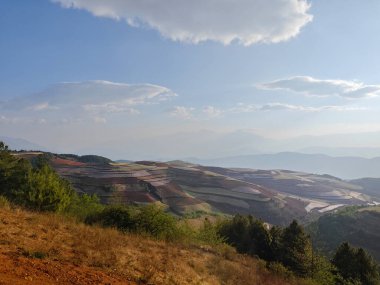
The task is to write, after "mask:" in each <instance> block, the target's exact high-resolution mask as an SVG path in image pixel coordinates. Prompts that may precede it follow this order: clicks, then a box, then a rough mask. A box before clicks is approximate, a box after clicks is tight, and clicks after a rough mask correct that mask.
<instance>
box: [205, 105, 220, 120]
mask: <svg viewBox="0 0 380 285" xmlns="http://www.w3.org/2000/svg"><path fill="white" fill-rule="evenodd" d="M202 111H203V113H204V114H206V115H207V116H208V117H210V118H215V117H219V116H221V115H222V113H223V111H222V110H221V109H218V108H215V107H214V106H206V107H204V108H203V110H202Z"/></svg>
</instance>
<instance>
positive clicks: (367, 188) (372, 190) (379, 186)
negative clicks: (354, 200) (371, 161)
mask: <svg viewBox="0 0 380 285" xmlns="http://www.w3.org/2000/svg"><path fill="white" fill-rule="evenodd" d="M350 183H352V184H355V185H359V186H360V187H362V190H360V192H361V193H364V194H366V195H369V196H372V197H374V198H377V199H378V200H379V201H380V178H361V179H355V180H351V181H350Z"/></svg>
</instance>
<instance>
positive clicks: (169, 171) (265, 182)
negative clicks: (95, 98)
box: [17, 153, 373, 225]
mask: <svg viewBox="0 0 380 285" xmlns="http://www.w3.org/2000/svg"><path fill="white" fill-rule="evenodd" d="M17 155H20V156H23V157H25V158H28V159H32V160H33V157H36V156H37V155H38V153H19V154H17ZM89 157H90V158H92V159H90V160H89V159H88V158H89ZM49 161H50V164H51V165H52V166H53V168H54V169H55V170H56V171H57V172H58V173H59V174H60V175H61V176H62V177H64V178H67V179H68V180H69V181H70V182H71V183H72V185H73V186H74V188H75V189H76V190H77V192H79V193H88V194H96V195H97V196H98V197H100V198H101V200H102V202H103V203H106V204H114V203H138V204H146V203H152V202H159V203H162V204H164V205H166V206H167V207H168V208H169V210H170V211H172V212H173V213H175V214H177V215H200V214H205V213H210V214H227V215H231V214H236V213H241V214H251V215H254V216H255V217H258V218H261V219H263V220H264V221H266V222H269V223H271V224H277V225H286V224H288V223H289V222H290V221H292V220H293V219H298V220H301V221H304V222H306V221H308V220H310V219H313V218H315V217H318V216H319V215H321V214H322V213H325V212H329V211H333V210H335V209H336V208H339V207H342V206H344V205H363V204H368V203H372V202H373V199H372V198H371V197H370V196H368V195H363V194H362V193H360V191H361V189H362V187H361V186H358V185H354V184H351V183H348V182H345V181H342V180H341V179H338V178H335V177H332V176H329V175H314V174H308V173H302V172H294V171H285V170H270V171H265V170H252V169H228V168H218V167H204V166H200V165H195V164H190V163H186V162H181V161H172V162H167V163H162V162H150V161H140V162H134V163H132V162H128V163H116V162H110V161H109V160H107V159H105V158H101V157H97V156H86V157H78V156H74V155H50V156H49Z"/></svg>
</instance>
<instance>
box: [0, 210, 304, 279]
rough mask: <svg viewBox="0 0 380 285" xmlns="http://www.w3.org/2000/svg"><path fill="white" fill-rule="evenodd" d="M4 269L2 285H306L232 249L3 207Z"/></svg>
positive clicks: (0, 251) (0, 241)
mask: <svg viewBox="0 0 380 285" xmlns="http://www.w3.org/2000/svg"><path fill="white" fill-rule="evenodd" d="M0 262H1V265H2V266H0V284H247V285H249V284H263V285H265V284H271V285H276V284H278V285H279V284H303V283H302V280H293V281H292V282H290V281H289V282H288V281H286V280H285V279H283V278H281V277H279V276H276V275H275V274H273V273H270V272H269V271H267V270H266V269H265V266H264V265H263V263H262V262H259V261H258V260H256V259H254V258H250V257H248V256H242V255H239V254H236V253H235V252H234V251H233V250H232V249H231V248H228V247H226V248H223V249H213V248H211V247H201V246H195V245H190V244H189V245H186V244H179V243H175V244H174V243H167V242H163V241H156V240H152V239H149V238H147V237H142V236H137V235H130V234H122V233H120V232H118V231H116V230H113V229H104V228H99V227H93V226H86V225H84V224H80V223H76V222H74V221H70V220H68V219H67V218H65V217H63V216H57V215H54V214H38V213H31V212H27V211H23V210H20V209H9V208H0Z"/></svg>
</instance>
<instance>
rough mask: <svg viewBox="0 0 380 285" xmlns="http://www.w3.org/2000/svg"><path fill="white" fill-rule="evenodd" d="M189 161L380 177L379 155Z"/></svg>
mask: <svg viewBox="0 0 380 285" xmlns="http://www.w3.org/2000/svg"><path fill="white" fill-rule="evenodd" d="M187 161H189V162H191V163H197V164H201V165H209V166H220V167H236V168H254V169H287V170H293V171H303V172H308V173H315V174H329V175H333V176H336V177H340V178H342V179H357V178H363V177H380V157H376V158H362V157H347V156H345V157H332V156H328V155H324V154H304V153H296V152H281V153H276V154H258V155H240V156H230V157H222V158H216V159H197V158H188V159H187Z"/></svg>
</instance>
